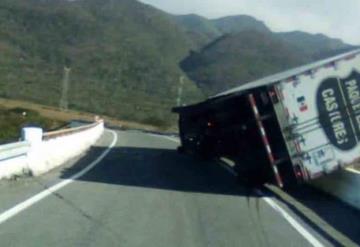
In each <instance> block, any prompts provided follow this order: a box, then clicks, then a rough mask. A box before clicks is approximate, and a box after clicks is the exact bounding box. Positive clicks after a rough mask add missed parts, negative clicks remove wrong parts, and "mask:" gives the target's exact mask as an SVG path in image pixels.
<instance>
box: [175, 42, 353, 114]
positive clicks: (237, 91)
mask: <svg viewBox="0 0 360 247" xmlns="http://www.w3.org/2000/svg"><path fill="white" fill-rule="evenodd" d="M358 54H360V49H356V50H352V51H350V52H346V53H343V54H340V55H337V56H334V57H331V58H327V59H324V60H321V61H317V62H314V63H310V64H307V65H303V66H300V67H297V68H293V69H290V70H287V71H284V72H281V73H277V74H274V75H271V76H267V77H264V78H262V79H259V80H256V81H252V82H248V83H245V84H243V85H241V86H238V87H235V88H232V89H230V90H227V91H225V92H222V93H219V94H216V95H214V96H211V97H210V98H208V99H207V100H206V101H203V102H200V103H197V104H194V105H190V106H184V107H175V108H174V109H173V111H174V112H185V111H186V112H188V111H193V110H196V109H199V108H204V106H205V107H206V106H207V105H209V104H211V103H215V102H218V101H219V100H221V99H227V98H229V97H231V96H232V95H241V94H243V93H245V92H247V91H249V90H251V89H255V88H259V87H263V86H269V85H272V84H275V83H277V82H280V81H283V80H287V79H290V78H294V77H295V76H297V75H301V74H303V73H308V72H310V71H312V70H315V69H318V68H321V67H324V66H326V65H329V64H331V63H334V62H336V61H339V60H342V59H346V58H348V57H352V56H356V55H358Z"/></svg>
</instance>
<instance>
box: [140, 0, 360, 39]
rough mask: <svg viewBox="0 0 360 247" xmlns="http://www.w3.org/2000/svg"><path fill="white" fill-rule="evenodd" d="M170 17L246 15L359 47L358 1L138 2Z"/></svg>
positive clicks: (271, 25) (275, 26) (276, 27)
mask: <svg viewBox="0 0 360 247" xmlns="http://www.w3.org/2000/svg"><path fill="white" fill-rule="evenodd" d="M140 1H141V2H144V3H148V4H151V5H153V6H155V7H157V8H159V9H162V10H164V11H166V12H169V13H172V14H190V13H193V14H198V15H201V16H204V17H207V18H218V17H223V16H228V15H239V14H246V15H251V16H253V17H255V18H257V19H259V20H261V21H264V22H265V23H266V24H267V25H268V26H269V28H270V29H271V30H273V31H275V32H283V31H294V30H300V31H305V32H309V33H323V34H326V35H328V36H330V37H333V38H340V39H342V40H344V41H345V42H347V43H349V44H354V45H360V20H359V19H360V0H140Z"/></svg>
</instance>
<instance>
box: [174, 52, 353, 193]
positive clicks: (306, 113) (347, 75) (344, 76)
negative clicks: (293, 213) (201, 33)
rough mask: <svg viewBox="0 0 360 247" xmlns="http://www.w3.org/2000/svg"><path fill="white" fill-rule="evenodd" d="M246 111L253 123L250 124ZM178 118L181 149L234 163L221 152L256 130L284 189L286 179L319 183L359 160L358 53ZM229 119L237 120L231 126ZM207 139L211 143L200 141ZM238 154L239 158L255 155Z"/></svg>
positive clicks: (237, 91)
mask: <svg viewBox="0 0 360 247" xmlns="http://www.w3.org/2000/svg"><path fill="white" fill-rule="evenodd" d="M241 98H242V99H243V100H241ZM244 99H246V100H244ZM230 108H232V109H231V110H230ZM247 108H251V111H252V114H253V120H254V121H249V119H250V118H251V117H250V115H249V113H246V111H247ZM174 111H175V112H177V113H179V114H180V132H181V137H182V142H183V148H184V149H186V148H187V147H188V149H189V147H190V146H191V145H189V144H190V142H189V138H188V137H189V136H191V139H193V140H194V141H195V143H197V144H196V145H195V146H204V145H205V146H207V147H208V146H209V147H211V148H208V149H210V150H211V151H210V152H211V153H212V154H216V156H226V155H228V156H231V157H232V158H233V159H237V158H234V157H236V155H234V154H235V152H234V151H231V152H227V151H224V149H221V147H226V148H228V149H231V148H230V147H231V145H232V144H234V143H238V142H239V143H241V142H243V140H239V139H241V138H243V139H244V138H245V139H247V140H245V142H249V141H248V140H249V135H247V134H245V130H248V129H249V128H250V127H251V126H252V125H256V127H257V130H258V133H259V135H258V136H259V140H260V139H261V142H262V144H263V147H264V153H263V154H264V156H266V157H267V163H268V164H270V166H268V167H271V172H272V174H273V175H274V176H273V178H274V181H276V183H277V184H278V185H279V186H280V187H282V186H283V183H284V177H289V173H291V176H290V177H294V178H296V180H298V181H307V180H310V179H314V178H317V177H320V176H323V175H326V174H329V173H331V172H333V171H335V170H337V169H341V168H343V167H346V166H348V165H351V164H353V163H354V162H356V161H358V160H359V158H360V143H359V141H360V50H355V51H351V52H348V53H345V54H342V55H338V56H336V57H332V58H329V59H325V60H322V61H319V62H316V63H313V64H309V65H305V66H302V67H299V68H295V69H292V70H289V71H286V72H283V73H279V74H276V75H273V76H270V77H266V78H263V79H261V80H257V81H254V82H250V83H247V84H244V85H242V86H240V87H237V88H234V89H231V90H228V91H226V92H224V93H221V94H218V95H215V96H213V97H211V98H209V99H208V100H207V101H205V102H202V103H200V104H197V105H193V106H188V107H182V108H175V109H174ZM236 114H238V116H241V117H238V118H236V117H234V116H235V115H236ZM224 116H225V117H224ZM230 116H233V117H232V119H233V120H228V119H231V117H230ZM194 119H196V121H193V120H194ZM199 119H203V120H204V121H205V122H206V123H207V124H205V125H203V124H199V123H201V122H204V121H201V120H199ZM275 122H277V123H275ZM255 123H256V124H255ZM196 126H197V127H196ZM239 126H240V127H239ZM239 128H240V129H243V130H242V131H241V130H239V131H233V132H232V134H231V135H229V134H224V133H226V131H224V130H225V129H226V130H229V129H231V130H238V129H239ZM195 132H197V133H198V135H196V134H195V135H194V133H195ZM199 133H200V134H199ZM189 134H190V135H189ZM279 135H281V137H282V138H281V139H279ZM194 136H195V137H194ZM230 136H231V137H230ZM250 136H251V135H250ZM252 136H254V135H252ZM236 138H237V139H236ZM252 138H255V137H252ZM252 138H250V139H252ZM204 139H205V140H207V142H209V141H210V142H212V143H213V144H211V145H210V144H209V143H205V141H199V140H204ZM194 141H193V142H194ZM236 145H238V144H236ZM248 145H253V144H248ZM254 145H255V144H254ZM238 146H239V147H243V146H244V145H238ZM256 147H257V146H256V145H255V146H254V148H256ZM191 148H192V149H194V145H193V146H191ZM191 148H190V149H191ZM238 149H239V155H241V157H244V155H247V154H248V155H251V154H249V152H248V151H247V154H246V153H244V152H241V150H240V149H241V148H238ZM274 150H275V151H274ZM256 155H259V154H258V153H256ZM256 162H259V161H258V159H257V160H256V161H254V162H253V163H256ZM239 165H240V164H239ZM250 166H251V165H250ZM254 167H257V166H254ZM290 167H291V169H289V168H290Z"/></svg>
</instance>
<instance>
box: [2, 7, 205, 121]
mask: <svg viewBox="0 0 360 247" xmlns="http://www.w3.org/2000/svg"><path fill="white" fill-rule="evenodd" d="M190 47H191V43H190V42H189V39H188V37H187V36H186V34H185V33H184V32H183V30H182V29H181V28H180V27H178V26H177V24H176V23H174V22H173V20H171V19H170V18H169V17H168V15H167V14H166V13H163V12H162V11H159V10H157V9H155V8H153V7H150V6H148V5H144V4H141V3H139V2H137V1H133V0H79V1H72V2H69V1H63V0H52V1H40V0H2V1H1V2H0V52H1V54H2V59H1V60H0V71H1V73H0V96H2V97H7V98H16V99H25V100H29V101H34V102H39V103H43V104H48V105H53V106H57V105H59V103H60V99H61V98H63V100H65V101H66V102H65V103H66V104H67V105H69V107H70V108H71V109H77V110H85V111H90V112H94V113H97V114H107V115H110V116H113V117H118V118H122V119H128V120H135V121H140V122H147V123H152V124H160V125H167V124H168V123H169V122H174V118H172V120H171V114H170V110H169V109H170V107H171V106H173V105H174V104H175V103H176V94H177V87H178V82H179V77H180V76H183V75H184V74H183V72H182V71H181V69H180V68H179V66H178V63H179V61H181V60H182V59H183V58H184V57H185V56H186V55H187V53H188V51H189V49H190ZM64 66H66V67H68V68H70V70H68V72H69V74H68V77H69V78H68V80H67V81H68V82H67V83H69V90H68V91H67V90H63V89H64V88H63V87H64V84H66V83H64V81H65V80H66V79H65V76H64ZM184 89H185V92H184V95H185V96H184V102H191V101H192V100H196V99H199V97H201V93H200V92H199V90H198V89H197V87H196V86H195V84H194V83H193V82H191V81H189V80H185V86H184ZM62 92H64V93H65V96H64V95H62V94H63V93H62ZM66 92H68V93H66ZM66 94H67V95H66Z"/></svg>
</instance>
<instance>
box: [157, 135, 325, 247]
mask: <svg viewBox="0 0 360 247" xmlns="http://www.w3.org/2000/svg"><path fill="white" fill-rule="evenodd" d="M153 136H157V137H162V138H164V139H167V140H170V141H173V142H176V143H180V141H179V140H176V139H175V138H171V137H168V136H161V135H153ZM221 166H222V167H223V168H224V169H226V170H227V171H228V172H230V169H231V168H230V167H226V166H225V165H223V164H222V165H221ZM230 173H231V174H233V175H234V174H235V173H234V172H230ZM256 193H257V194H258V195H259V196H261V199H263V200H264V201H265V202H266V203H267V204H268V205H269V206H270V207H271V208H272V209H274V210H275V211H276V212H278V213H279V214H280V215H281V216H282V217H283V218H284V219H285V220H286V221H287V222H288V223H289V224H290V225H291V226H292V227H293V228H294V229H295V230H296V231H297V232H298V233H300V235H301V236H303V237H304V238H305V239H306V240H307V241H308V242H309V243H310V244H311V245H312V246H314V247H324V246H325V245H324V244H322V243H321V242H320V241H319V240H318V239H316V238H315V237H314V236H313V235H312V234H311V233H310V232H309V231H308V230H306V229H305V227H304V226H302V225H301V224H300V223H299V222H298V221H297V220H296V219H294V217H292V216H291V215H290V214H289V213H287V212H286V211H285V209H283V208H282V207H281V206H280V205H278V204H277V203H276V202H275V201H274V200H272V199H271V198H269V197H266V196H265V195H264V193H262V191H261V190H256Z"/></svg>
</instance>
